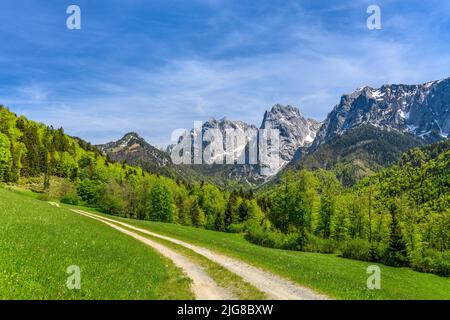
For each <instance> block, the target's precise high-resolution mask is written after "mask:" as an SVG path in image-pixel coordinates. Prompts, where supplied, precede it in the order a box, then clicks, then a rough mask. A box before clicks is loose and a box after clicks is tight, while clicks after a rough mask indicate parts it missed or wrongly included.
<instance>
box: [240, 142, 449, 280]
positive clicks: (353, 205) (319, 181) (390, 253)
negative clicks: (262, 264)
mask: <svg viewBox="0 0 450 320" xmlns="http://www.w3.org/2000/svg"><path fill="white" fill-rule="evenodd" d="M259 202H260V203H262V204H263V207H264V208H267V209H266V210H267V211H268V213H269V217H270V221H271V222H272V223H273V225H274V227H275V228H273V229H267V228H266V229H263V228H253V229H251V230H250V232H249V233H248V235H247V237H248V239H249V240H251V241H253V242H256V243H259V244H262V245H267V246H274V247H281V248H291V249H296V250H306V251H319V252H336V253H340V254H342V255H343V256H344V257H349V258H355V259H361V260H369V261H378V262H384V263H387V264H390V265H396V266H407V265H410V266H412V267H414V268H416V269H418V270H421V271H427V272H434V273H438V274H441V275H447V276H448V275H449V274H450V251H449V250H450V142H449V141H448V140H446V141H443V142H440V143H437V144H434V145H430V146H428V147H425V148H422V149H420V148H416V149H412V150H410V151H408V152H407V153H405V154H404V155H403V157H402V159H401V161H400V162H398V163H397V164H395V165H393V166H391V167H389V168H387V169H385V170H382V171H381V172H380V173H378V174H375V175H373V176H371V177H369V178H367V179H365V180H363V181H361V182H360V183H358V184H357V185H356V186H354V187H353V188H351V189H345V188H343V187H342V185H341V183H340V181H339V180H338V179H337V178H336V175H335V174H334V173H333V172H331V171H325V170H317V171H313V172H311V171H307V170H300V171H291V172H288V173H286V174H285V175H284V176H283V178H282V179H281V181H280V182H279V183H278V184H277V185H276V186H274V187H273V188H271V189H269V190H266V191H264V192H263V193H261V194H260V195H259Z"/></svg>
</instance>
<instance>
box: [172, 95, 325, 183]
mask: <svg viewBox="0 0 450 320" xmlns="http://www.w3.org/2000/svg"><path fill="white" fill-rule="evenodd" d="M319 126H320V124H319V122H317V121H315V120H313V119H306V118H304V117H303V116H302V115H301V114H300V111H299V110H298V109H297V108H295V107H292V106H289V105H288V106H283V105H279V104H277V105H275V106H273V107H272V109H271V110H270V111H266V112H265V114H264V117H263V120H262V123H261V126H260V129H275V130H278V132H279V140H280V153H279V155H280V161H279V162H271V163H268V164H262V163H261V161H258V162H257V163H256V164H251V163H250V161H249V154H248V153H249V139H248V138H247V137H246V135H245V132H246V131H247V130H254V131H256V130H257V129H258V128H257V127H256V126H254V125H250V124H247V123H245V122H243V121H232V120H228V119H226V118H223V119H220V120H216V119H210V120H209V121H207V122H205V123H204V124H203V125H202V127H201V128H196V129H192V130H191V132H190V138H191V140H192V141H194V139H195V138H196V137H198V136H199V135H200V134H202V135H203V136H205V132H207V131H208V130H211V129H216V130H219V131H220V133H221V135H222V137H223V144H222V149H223V152H222V153H218V154H216V155H215V159H219V158H220V159H222V160H221V163H219V164H205V163H203V164H197V165H192V166H190V167H191V168H192V169H193V170H195V171H197V172H199V173H200V174H202V175H207V176H211V175H212V176H221V177H224V178H229V179H233V180H237V181H240V182H247V183H250V184H258V183H262V182H264V181H267V180H268V179H270V178H271V176H273V175H275V174H276V173H278V172H279V171H280V170H281V169H282V168H283V167H284V166H285V165H286V164H287V163H289V162H290V161H291V160H292V159H293V157H294V155H295V152H296V151H297V149H298V148H300V147H306V146H308V145H309V144H310V143H311V142H312V141H313V140H314V137H315V134H316V132H317V130H318V129H319ZM229 129H234V130H236V133H237V136H238V139H237V141H239V142H238V143H237V144H235V145H234V146H233V148H232V149H230V148H229V146H227V143H226V137H227V132H226V131H227V130H229ZM200 130H201V132H200ZM181 141H183V140H182V139H180V142H179V143H181ZM209 145H210V143H209V142H203V144H202V148H203V150H205V148H207V147H208V146H209ZM172 148H173V146H171V147H169V151H171V149H172ZM258 151H259V149H258ZM199 152H201V151H200V150H199V148H198V146H196V145H195V144H194V143H192V158H194V155H195V154H199ZM232 153H234V154H236V158H240V157H243V158H245V159H246V160H245V164H238V163H235V164H223V163H225V161H226V155H229V154H232Z"/></svg>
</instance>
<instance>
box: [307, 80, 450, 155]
mask: <svg viewBox="0 0 450 320" xmlns="http://www.w3.org/2000/svg"><path fill="white" fill-rule="evenodd" d="M362 124H365V125H372V126H375V127H378V128H381V129H386V130H396V131H399V132H402V133H408V134H412V135H414V136H416V137H418V138H420V139H423V140H425V141H427V142H434V141H437V140H439V139H442V138H447V137H448V135H449V132H450V78H447V79H443V80H439V81H430V82H427V83H424V84H418V85H404V84H392V85H383V86H381V87H380V88H372V87H369V86H365V87H362V88H358V89H357V90H355V91H354V92H353V93H350V94H345V95H343V96H342V97H341V100H340V103H339V104H338V105H336V106H335V107H334V109H333V110H332V111H331V112H330V113H329V114H328V116H327V119H326V120H325V122H324V124H323V126H322V127H321V129H320V130H319V132H318V133H317V137H316V139H315V141H314V143H313V145H312V148H313V149H315V148H317V147H318V146H319V145H321V144H324V143H327V142H328V141H330V140H332V139H333V138H334V137H336V136H339V135H342V134H343V133H345V132H347V131H348V130H351V129H353V128H356V127H358V126H360V125H362Z"/></svg>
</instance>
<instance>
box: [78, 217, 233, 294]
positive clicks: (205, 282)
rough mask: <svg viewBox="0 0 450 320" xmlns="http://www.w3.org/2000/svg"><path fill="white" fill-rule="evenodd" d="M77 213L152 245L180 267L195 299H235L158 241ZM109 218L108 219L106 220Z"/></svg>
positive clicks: (196, 266)
mask: <svg viewBox="0 0 450 320" xmlns="http://www.w3.org/2000/svg"><path fill="white" fill-rule="evenodd" d="M72 211H74V212H76V213H78V214H81V215H83V216H86V217H89V218H91V219H95V220H98V221H101V222H103V223H104V224H106V225H108V226H110V227H111V228H114V229H116V230H118V231H120V232H122V233H124V234H126V235H129V236H130V237H133V238H135V239H136V240H139V241H141V242H143V243H144V244H146V245H148V246H150V247H152V248H153V249H155V250H157V251H158V252H159V253H161V254H162V255H163V256H165V257H166V258H168V259H170V260H172V261H173V263H174V264H175V265H176V266H177V267H179V268H181V269H182V270H183V271H184V272H185V273H186V275H187V276H188V277H189V278H190V279H191V280H192V291H193V292H194V294H195V297H196V299H197V300H232V299H235V297H234V296H232V295H231V294H230V293H229V292H228V291H227V290H225V289H224V288H222V287H219V286H218V285H217V283H216V282H215V281H214V280H213V279H212V278H211V277H210V276H209V275H208V274H207V273H206V272H205V271H204V270H203V268H201V267H200V266H199V265H197V264H195V263H193V262H191V261H190V260H189V259H187V258H186V257H185V256H183V255H181V254H179V253H177V252H175V251H174V250H172V249H170V248H168V247H166V246H164V245H162V244H160V243H158V242H155V241H152V240H150V239H148V238H145V237H143V236H140V235H139V234H137V233H134V232H132V231H129V230H127V229H124V228H121V227H119V226H117V225H115V224H114V223H111V222H109V221H113V220H110V219H105V218H103V217H100V216H97V215H94V214H90V213H88V212H85V211H81V210H72ZM107 220H109V221H107Z"/></svg>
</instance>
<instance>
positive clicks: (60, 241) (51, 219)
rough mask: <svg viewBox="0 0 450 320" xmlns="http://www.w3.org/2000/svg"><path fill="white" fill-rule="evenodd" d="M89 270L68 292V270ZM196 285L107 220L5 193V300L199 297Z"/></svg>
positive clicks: (0, 242)
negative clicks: (192, 286)
mask: <svg viewBox="0 0 450 320" xmlns="http://www.w3.org/2000/svg"><path fill="white" fill-rule="evenodd" d="M70 265H78V266H79V267H80V268H81V290H68V289H67V287H66V281H67V277H68V276H69V274H66V268H67V267H68V266H70ZM192 298H193V295H192V293H191V292H190V290H189V280H188V279H186V278H185V277H184V276H182V274H181V272H180V270H178V269H177V268H175V266H173V265H172V264H171V263H170V262H169V261H167V260H166V259H164V258H162V257H160V256H159V255H158V254H157V253H156V252H154V251H153V250H151V249H149V248H148V247H147V246H145V245H144V244H142V243H140V242H138V241H136V240H134V239H132V238H130V237H128V236H126V235H123V234H120V233H119V232H117V231H115V230H113V229H111V228H109V227H108V226H105V225H103V224H102V223H101V222H97V221H93V220H91V219H88V218H85V217H82V216H79V215H76V214H74V213H72V212H70V211H68V210H66V209H63V208H61V209H58V208H55V207H52V206H50V205H49V204H48V203H46V202H42V201H39V200H35V199H33V198H31V197H29V196H24V195H21V194H18V193H15V192H11V191H7V190H4V189H1V188H0V299H192Z"/></svg>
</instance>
